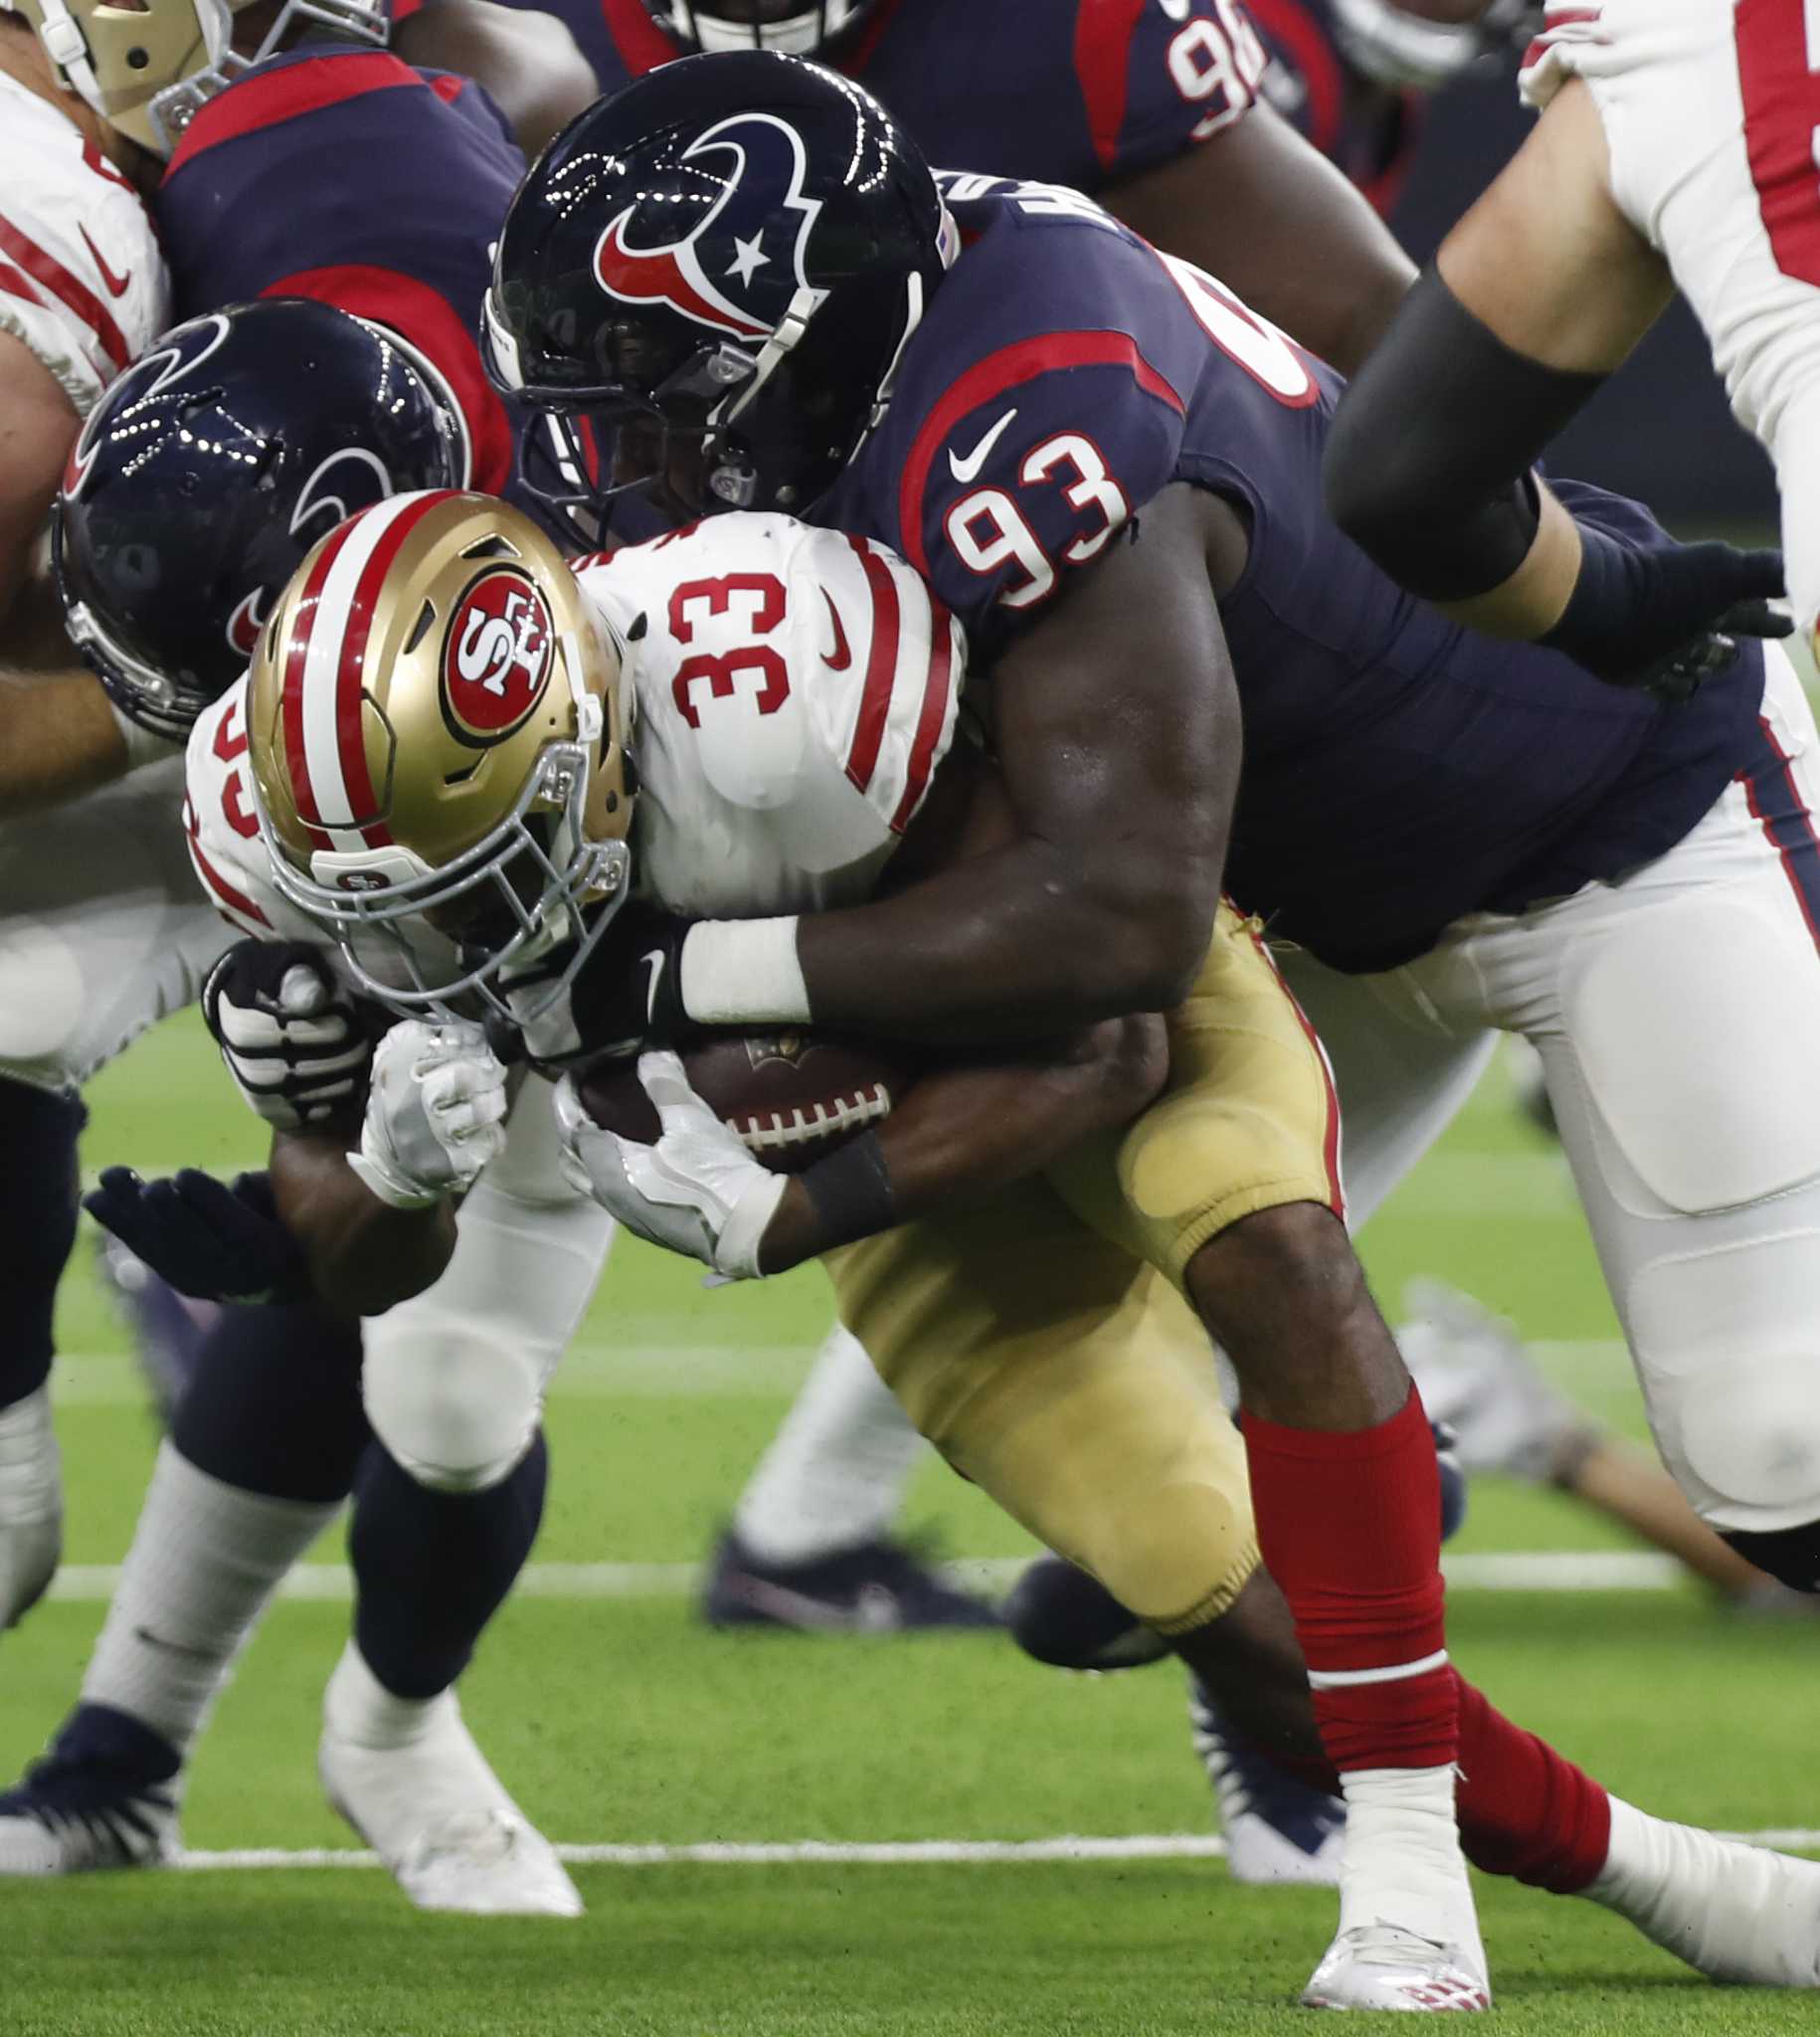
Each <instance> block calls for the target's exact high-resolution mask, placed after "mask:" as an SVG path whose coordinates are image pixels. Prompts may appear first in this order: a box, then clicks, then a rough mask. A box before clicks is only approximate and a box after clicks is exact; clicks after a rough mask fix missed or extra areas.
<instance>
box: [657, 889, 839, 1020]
mask: <svg viewBox="0 0 1820 2037" xmlns="http://www.w3.org/2000/svg"><path fill="white" fill-rule="evenodd" d="M678 975H679V976H680V979H681V985H682V1009H683V1011H684V1012H685V1013H686V1014H687V1015H688V1017H689V1018H690V1019H693V1020H694V1021H695V1022H696V1024H698V1025H742V1024H753V1023H759V1022H763V1023H766V1024H771V1025H807V1024H808V1023H809V1022H810V1010H809V986H808V985H807V984H806V983H805V982H804V981H803V965H802V963H801V962H799V961H798V960H797V921H796V915H795V914H794V913H792V914H790V915H788V916H787V917H784V918H780V919H704V920H702V921H700V922H699V923H698V924H697V925H695V926H692V927H690V929H689V930H688V933H687V934H686V936H685V937H684V939H683V943H682V960H681V962H680V964H679V966H678Z"/></svg>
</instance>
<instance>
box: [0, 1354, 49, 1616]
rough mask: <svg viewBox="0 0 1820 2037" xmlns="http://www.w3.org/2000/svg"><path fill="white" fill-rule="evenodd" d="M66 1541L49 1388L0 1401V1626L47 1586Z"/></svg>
mask: <svg viewBox="0 0 1820 2037" xmlns="http://www.w3.org/2000/svg"><path fill="white" fill-rule="evenodd" d="M63 1546H64V1492H63V1477H62V1463H61V1460H60V1458H59V1456H58V1453H57V1434H56V1431H55V1430H54V1429H53V1428H52V1426H51V1392H50V1389H49V1388H48V1387H39V1388H38V1389H36V1390H35V1391H33V1392H30V1393H28V1394H26V1396H25V1398H24V1399H23V1400H15V1401H14V1402H13V1403H12V1405H11V1406H10V1407H0V1627H10V1626H16V1625H17V1624H18V1623H19V1621H20V1619H21V1618H22V1617H23V1616H24V1615H25V1614H26V1613H28V1612H30V1611H31V1609H32V1607H33V1606H34V1605H36V1604H37V1603H38V1601H39V1600H40V1599H41V1598H42V1597H43V1596H44V1594H45V1592H46V1591H47V1590H49V1588H50V1584H51V1579H52V1578H53V1577H54V1576H55V1575H56V1574H57V1564H58V1559H59V1558H60V1557H61V1556H62V1555H63Z"/></svg>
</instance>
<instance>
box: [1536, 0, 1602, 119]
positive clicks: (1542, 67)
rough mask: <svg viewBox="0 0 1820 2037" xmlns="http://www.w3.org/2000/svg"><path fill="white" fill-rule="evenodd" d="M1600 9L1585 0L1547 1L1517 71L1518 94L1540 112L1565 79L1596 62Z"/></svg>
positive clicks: (1599, 30) (1600, 42) (1599, 33)
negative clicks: (1588, 62)
mask: <svg viewBox="0 0 1820 2037" xmlns="http://www.w3.org/2000/svg"><path fill="white" fill-rule="evenodd" d="M1601 11H1602V10H1601V9H1600V8H1599V7H1598V6H1596V5H1589V4H1588V0H1548V4H1547V7H1546V8H1545V10H1544V12H1543V19H1542V27H1541V28H1540V29H1539V30H1538V32H1537V33H1536V35H1535V36H1534V37H1533V38H1532V39H1531V42H1530V46H1529V48H1528V49H1527V50H1526V51H1525V52H1524V57H1523V63H1522V65H1521V66H1520V67H1519V69H1518V72H1517V92H1518V96H1519V97H1520V98H1521V99H1522V100H1523V102H1524V104H1525V105H1526V106H1534V107H1535V108H1536V110H1537V111H1538V112H1540V111H1541V110H1542V109H1543V108H1544V107H1545V106H1546V105H1547V103H1548V101H1549V100H1550V99H1551V98H1553V96H1554V94H1555V93H1557V92H1559V91H1560V89H1561V87H1562V86H1563V85H1565V84H1566V82H1567V81H1568V79H1570V78H1573V77H1575V76H1577V75H1579V74H1580V73H1581V72H1582V71H1583V70H1585V69H1586V66H1587V60H1588V58H1593V59H1594V60H1595V61H1596V57H1597V53H1598V51H1599V50H1600V48H1601V47H1602V46H1603V44H1604V41H1605V37H1604V33H1603V30H1602V28H1601V26H1600V22H1599V15H1600V13H1601Z"/></svg>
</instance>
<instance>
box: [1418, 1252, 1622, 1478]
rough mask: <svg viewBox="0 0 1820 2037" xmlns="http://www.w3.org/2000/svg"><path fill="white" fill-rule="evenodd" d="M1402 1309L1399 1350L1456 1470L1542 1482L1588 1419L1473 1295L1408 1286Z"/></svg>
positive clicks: (1422, 1284) (1429, 1283)
mask: <svg viewBox="0 0 1820 2037" xmlns="http://www.w3.org/2000/svg"><path fill="white" fill-rule="evenodd" d="M1403 1307H1404V1309H1405V1310H1406V1311H1407V1314H1408V1317H1409V1320H1408V1321H1407V1322H1405V1323H1402V1324H1400V1325H1399V1326H1398V1328H1397V1331H1396V1343H1397V1348H1398V1350H1399V1351H1401V1353H1402V1355H1403V1363H1404V1365H1406V1366H1407V1367H1408V1368H1409V1375H1410V1377H1411V1378H1412V1379H1413V1380H1414V1381H1415V1384H1416V1386H1417V1388H1418V1389H1420V1391H1421V1395H1422V1405H1423V1406H1424V1407H1425V1408H1426V1409H1427V1411H1428V1415H1429V1418H1430V1420H1432V1421H1434V1422H1436V1423H1439V1424H1442V1425H1444V1426H1445V1427H1446V1428H1447V1429H1448V1430H1449V1431H1451V1434H1452V1438H1453V1448H1454V1453H1455V1455H1456V1457H1457V1459H1458V1462H1459V1463H1460V1465H1461V1466H1462V1467H1463V1468H1464V1469H1465V1470H1466V1471H1469V1472H1475V1471H1501V1472H1504V1473H1505V1474H1507V1475H1508V1476H1510V1477H1512V1478H1522V1479H1527V1480H1529V1481H1530V1482H1531V1483H1532V1484H1536V1485H1541V1484H1545V1483H1546V1482H1547V1480H1548V1479H1549V1478H1551V1477H1552V1476H1553V1474H1554V1471H1555V1468H1556V1466H1557V1465H1558V1464H1559V1463H1560V1461H1561V1459H1562V1456H1563V1453H1564V1452H1565V1451H1566V1449H1567V1448H1568V1446H1569V1445H1570V1444H1571V1443H1572V1442H1573V1440H1574V1439H1575V1438H1576V1437H1578V1436H1581V1435H1583V1434H1584V1433H1585V1431H1586V1429H1587V1427H1588V1425H1589V1424H1588V1422H1587V1419H1586V1417H1585V1416H1584V1415H1583V1414H1581V1413H1580V1411H1579V1409H1578V1408H1576V1407H1575V1406H1574V1405H1573V1403H1572V1402H1571V1401H1570V1400H1569V1399H1567V1397H1566V1396H1565V1395H1564V1394H1562V1393H1558V1392H1556V1391H1555V1389H1553V1388H1552V1387H1550V1386H1549V1385H1548V1383H1547V1380H1545V1379H1544V1378H1543V1377H1542V1375H1541V1374H1540V1373H1539V1372H1538V1371H1537V1370H1536V1368H1535V1366H1534V1365H1533V1364H1532V1363H1531V1361H1530V1358H1529V1356H1528V1354H1527V1353H1526V1352H1525V1350H1524V1348H1523V1340H1522V1338H1520V1337H1519V1336H1518V1334H1517V1332H1516V1331H1515V1330H1514V1329H1513V1328H1512V1326H1511V1325H1510V1324H1509V1323H1507V1322H1504V1321H1502V1320H1501V1319H1500V1318H1499V1317H1497V1316H1494V1315H1492V1314H1491V1313H1490V1312H1489V1311H1487V1310H1485V1309H1482V1308H1481V1307H1480V1306H1479V1304H1478V1303H1477V1302H1476V1301H1474V1300H1473V1299H1472V1297H1471V1296H1470V1295H1465V1294H1461V1293H1459V1292H1458V1291H1457V1290H1456V1289H1454V1288H1451V1287H1446V1286H1443V1285H1442V1284H1441V1283H1440V1282H1439V1281H1437V1280H1412V1281H1410V1283H1409V1285H1408V1287H1407V1288H1405V1289H1404V1291H1403Z"/></svg>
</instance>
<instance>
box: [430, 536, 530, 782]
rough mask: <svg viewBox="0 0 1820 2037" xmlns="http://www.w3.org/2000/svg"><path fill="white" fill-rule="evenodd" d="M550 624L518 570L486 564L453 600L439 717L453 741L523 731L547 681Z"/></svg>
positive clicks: (499, 738)
mask: <svg viewBox="0 0 1820 2037" xmlns="http://www.w3.org/2000/svg"><path fill="white" fill-rule="evenodd" d="M555 649H556V629H555V625H554V624H553V623H552V622H551V620H550V611H549V607H548V605H547V604H546V603H545V601H544V598H543V596H542V594H541V593H539V592H538V590H537V588H536V586H535V585H534V584H533V583H532V581H531V580H530V579H529V578H528V577H527V576H526V575H525V574H523V573H520V572H518V571H517V570H516V569H515V568H513V567H510V566H493V567H489V568H488V570H487V571H486V572H484V573H482V574H481V575H480V576H479V578H478V579H477V580H475V581H474V582H473V583H472V585H471V586H469V588H468V589H467V591H466V593H465V594H463V595H462V597H461V599H460V600H459V601H458V602H457V603H456V604H455V613H454V614H453V615H452V616H451V617H450V619H449V629H448V632H447V634H446V635H445V637H444V640H443V689H442V690H443V718H444V721H445V722H446V723H447V724H448V727H449V732H450V734H451V735H453V736H454V737H455V740H456V741H457V742H459V743H465V744H467V745H468V746H470V747H471V748H474V749H487V748H490V747H491V746H492V745H493V744H494V743H499V742H503V741H504V740H505V738H506V737H507V736H509V735H510V734H511V733H512V732H513V730H514V729H518V728H522V727H523V726H524V723H525V721H526V719H527V718H528V717H529V715H530V714H531V712H532V711H533V709H535V707H536V705H537V703H538V701H539V700H541V699H542V698H543V693H544V687H545V686H546V685H547V684H548V683H549V678H550V664H551V660H552V657H553V656H554V654H555Z"/></svg>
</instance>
